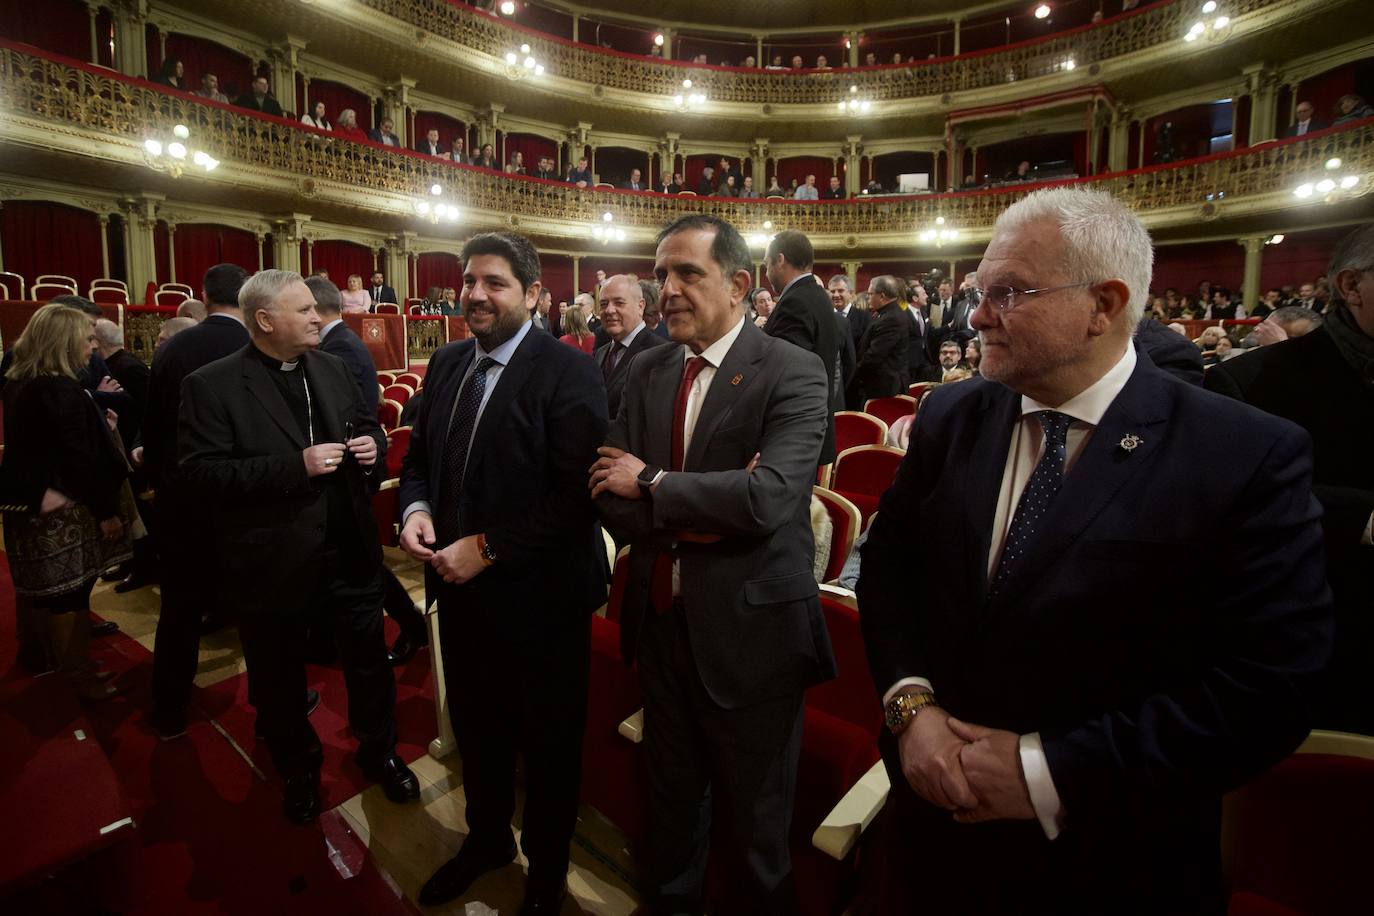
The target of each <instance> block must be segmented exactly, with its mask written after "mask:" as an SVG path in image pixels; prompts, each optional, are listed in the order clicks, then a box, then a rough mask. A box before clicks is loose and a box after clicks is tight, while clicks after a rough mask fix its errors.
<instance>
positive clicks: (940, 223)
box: [935, 216, 945, 226]
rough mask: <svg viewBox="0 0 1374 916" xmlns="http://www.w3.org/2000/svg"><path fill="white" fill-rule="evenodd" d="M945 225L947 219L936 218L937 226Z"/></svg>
mask: <svg viewBox="0 0 1374 916" xmlns="http://www.w3.org/2000/svg"><path fill="white" fill-rule="evenodd" d="M944 224H945V218H944V217H943V216H937V217H935V225H937V226H943V225H944Z"/></svg>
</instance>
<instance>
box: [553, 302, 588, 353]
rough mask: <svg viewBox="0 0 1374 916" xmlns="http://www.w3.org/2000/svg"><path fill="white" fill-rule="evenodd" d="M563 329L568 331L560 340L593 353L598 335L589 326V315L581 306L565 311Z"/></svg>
mask: <svg viewBox="0 0 1374 916" xmlns="http://www.w3.org/2000/svg"><path fill="white" fill-rule="evenodd" d="M578 298H579V299H580V298H581V297H580V296H579V297H578ZM563 329H564V330H565V331H567V332H568V333H567V334H564V335H563V336H562V337H560V338H558V339H559V341H561V342H562V343H565V344H567V345H568V346H570V347H576V348H577V349H579V350H581V351H582V352H583V353H586V354H587V355H588V356H590V355H591V353H592V350H593V349H595V348H596V335H595V334H593V333H592V330H591V328H589V327H587V316H586V313H585V312H584V311H583V310H582V309H581V308H571V309H568V310H567V311H565V312H564V313H563Z"/></svg>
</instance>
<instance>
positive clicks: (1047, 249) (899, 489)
mask: <svg viewBox="0 0 1374 916" xmlns="http://www.w3.org/2000/svg"><path fill="white" fill-rule="evenodd" d="M1151 249H1152V244H1151V241H1150V238H1149V235H1148V233H1147V232H1146V231H1145V228H1144V226H1143V225H1142V224H1141V223H1140V221H1139V219H1138V218H1137V217H1136V216H1135V215H1134V214H1132V213H1131V212H1130V211H1129V210H1128V209H1127V208H1126V207H1125V206H1124V205H1123V204H1121V203H1120V202H1118V201H1116V200H1114V199H1113V198H1112V197H1110V195H1108V194H1106V193H1103V192H1094V191H1088V190H1086V189H1080V188H1073V189H1055V190H1052V191H1047V192H1046V191H1042V192H1040V193H1038V194H1036V195H1032V196H1029V197H1027V198H1025V199H1023V200H1021V201H1018V202H1017V203H1015V204H1013V205H1012V206H1011V207H1010V208H1008V209H1007V210H1005V211H1003V213H1002V215H1001V217H999V219H998V221H997V223H996V225H995V226H994V230H993V237H992V240H991V242H990V243H989V245H988V247H987V250H986V253H985V255H984V258H983V261H982V264H981V265H980V266H979V268H978V274H979V277H980V283H981V284H982V285H983V286H984V288H988V287H992V288H993V289H998V288H999V287H1000V288H1002V289H1004V290H1007V293H1008V294H1009V295H1007V296H1002V295H1001V294H1000V290H999V295H998V300H997V301H996V302H994V301H992V300H993V297H992V296H991V295H989V296H988V297H985V299H984V300H983V302H982V303H981V304H980V306H979V309H978V310H977V312H976V313H975V316H976V318H975V320H976V323H977V326H978V330H979V331H980V333H981V334H982V335H983V343H984V345H985V346H986V348H987V349H986V350H985V352H984V354H983V362H982V375H983V378H982V379H981V380H978V381H973V382H970V384H968V385H962V384H961V385H953V386H950V387H948V388H944V387H942V388H941V389H939V390H937V391H935V392H934V393H933V394H931V395H929V396H928V398H927V400H926V402H925V403H923V405H922V408H921V415H920V420H919V422H917V423H916V425H915V427H914V428H913V431H912V436H911V441H910V442H909V447H908V450H907V457H906V460H905V461H904V462H903V463H902V466H901V468H900V470H899V471H898V474H897V478H896V480H895V482H894V483H893V485H892V487H891V488H890V489H889V490H888V491H887V492H886V493H885V494H884V496H883V498H882V501H881V503H880V507H879V511H878V514H877V516H876V519H875V520H874V523H873V524H872V526H870V529H869V539H868V543H867V544H866V545H865V546H864V550H863V564H862V574H861V575H860V577H859V582H858V585H859V593H858V598H859V604H860V606H861V607H862V608H863V613H862V615H861V623H862V626H863V632H864V640H865V644H866V647H867V651H868V657H869V665H870V669H871V672H872V675H873V682H874V683H875V684H876V685H877V688H878V690H879V691H883V701H884V703H885V704H886V705H887V713H888V724H889V734H886V735H884V736H883V738H882V740H881V748H882V752H883V756H884V762H885V763H886V764H887V767H888V773H889V775H890V777H891V786H892V791H891V795H890V797H889V804H890V806H891V808H890V809H889V812H888V814H889V815H890V816H891V817H892V822H893V824H894V825H895V833H894V837H895V841H894V843H893V845H892V846H890V847H889V848H888V849H887V850H885V855H887V856H889V857H890V861H889V867H894V868H896V867H900V866H899V865H898V864H897V863H906V862H910V861H912V857H913V856H920V857H921V858H922V859H923V860H924V861H925V867H926V868H927V869H928V870H929V869H934V871H933V873H935V874H939V875H940V876H941V880H939V881H935V882H908V883H906V884H905V886H897V882H892V884H893V887H892V891H894V892H895V893H896V894H898V895H900V896H901V897H902V898H903V899H901V900H896V901H894V900H891V899H888V900H880V901H879V903H878V909H879V911H880V912H898V911H901V912H916V911H918V910H919V911H921V912H932V913H936V912H939V913H944V912H956V911H958V910H959V909H961V908H962V907H963V905H964V904H963V903H961V902H960V901H966V900H967V892H968V891H967V889H968V888H969V887H970V886H978V887H979V901H978V908H979V909H980V910H981V911H983V912H999V911H1003V910H1010V911H1015V912H1035V913H1097V912H1118V911H1127V910H1129V911H1132V912H1140V913H1146V912H1148V913H1162V912H1196V913H1201V912H1220V911H1222V910H1223V909H1224V901H1225V889H1224V886H1223V876H1222V873H1221V860H1220V857H1219V856H1218V854H1217V849H1218V838H1219V835H1220V827H1221V825H1220V812H1221V802H1222V796H1223V793H1225V792H1228V791H1230V790H1231V789H1234V788H1236V787H1237V786H1238V785H1239V784H1241V783H1243V782H1244V781H1245V780H1247V779H1249V778H1251V777H1252V775H1253V774H1256V773H1259V772H1262V771H1263V770H1264V769H1266V768H1267V767H1269V766H1271V765H1272V764H1273V763H1275V762H1277V761H1278V760H1280V759H1282V758H1283V757H1284V756H1286V755H1287V754H1289V753H1290V752H1292V751H1293V750H1294V749H1295V748H1296V747H1297V746H1298V744H1299V743H1301V741H1302V740H1303V738H1305V737H1306V735H1307V733H1308V730H1309V728H1310V727H1311V725H1312V723H1311V721H1310V718H1309V713H1308V710H1309V703H1310V701H1311V699H1312V696H1313V694H1314V692H1315V691H1314V688H1315V687H1316V685H1317V683H1318V679H1319V675H1320V672H1321V670H1322V667H1323V665H1324V663H1325V661H1326V659H1327V657H1328V655H1329V652H1330V646H1331V599H1330V593H1329V591H1328V589H1327V587H1326V583H1325V581H1324V574H1323V561H1322V544H1321V524H1320V522H1321V519H1320V511H1319V507H1318V506H1317V505H1316V504H1315V501H1314V500H1312V498H1311V468H1312V451H1311V446H1310V442H1309V440H1308V438H1307V437H1306V436H1305V435H1304V434H1302V433H1301V431H1300V430H1298V429H1297V428H1296V427H1294V426H1293V425H1292V424H1290V423H1287V422H1283V421H1277V420H1274V419H1272V418H1267V417H1263V416H1260V415H1259V414H1258V413H1257V412H1254V411H1246V410H1240V409H1230V410H1228V409H1226V405H1225V404H1224V402H1219V401H1218V399H1217V398H1215V397H1209V396H1208V395H1207V394H1206V393H1204V392H1201V391H1198V390H1196V389H1195V388H1194V386H1191V385H1182V384H1175V383H1174V380H1172V379H1169V378H1167V377H1166V375H1165V374H1164V373H1163V372H1162V371H1161V370H1159V369H1157V368H1156V367H1155V366H1154V365H1152V364H1151V363H1150V362H1149V361H1148V360H1146V359H1141V358H1138V357H1137V354H1136V349H1135V347H1134V346H1133V345H1132V334H1133V333H1134V331H1135V328H1136V326H1137V323H1138V321H1139V318H1140V312H1141V306H1142V305H1143V298H1144V295H1145V293H1146V290H1147V288H1148V284H1149V279H1150V266H1151V260H1152V250H1151ZM1028 288H1029V289H1046V290H1056V292H1047V293H1042V294H1039V295H1036V296H1025V295H1018V294H1016V293H1015V292H1014V290H1015V289H1028ZM994 344H997V346H994ZM1228 365H1231V364H1228ZM1213 371H1217V370H1213ZM1309 394H1310V390H1309ZM1085 415H1086V417H1085ZM1146 418H1148V419H1146ZM1085 427H1086V428H1085ZM1042 453H1043V454H1042ZM1018 494H1020V495H1018ZM1018 503H1019V505H1018ZM1144 504H1149V505H1150V506H1151V511H1150V512H1148V513H1142V512H1141V511H1139V507H1140V506H1141V505H1144ZM1222 517H1225V518H1228V519H1233V520H1234V523H1233V524H1227V525H1225V526H1219V525H1217V524H1216V520H1217V519H1218V518H1222ZM935 528H939V529H940V530H941V535H940V537H938V538H934V539H932V538H931V536H930V532H931V531H932V530H935ZM1197 530H1207V531H1208V532H1209V538H1212V540H1209V548H1208V549H1209V552H1211V554H1212V556H1213V557H1215V558H1224V559H1225V560H1226V562H1227V563H1228V564H1230V565H1228V566H1227V567H1226V568H1228V569H1230V570H1231V575H1230V576H1228V587H1227V588H1225V589H1220V590H1199V589H1198V586H1197V577H1196V575H1195V574H1194V573H1193V571H1191V570H1186V569H1183V568H1181V567H1179V566H1178V565H1177V564H1168V563H1153V562H1151V561H1149V560H1143V559H1142V556H1143V554H1144V553H1147V552H1150V551H1158V554H1157V555H1158V556H1164V555H1167V552H1168V551H1170V550H1178V549H1183V548H1184V546H1185V545H1186V544H1187V543H1188V538H1190V537H1191V535H1190V534H1187V533H1185V532H1191V531H1197ZM1213 536H1214V537H1213ZM970 545H978V546H977V547H976V548H974V549H972V550H971V549H970ZM917 581H919V582H925V583H930V584H931V585H930V587H928V588H926V589H925V594H924V595H923V598H922V600H921V601H920V602H917V603H916V604H913V602H912V601H911V599H910V594H909V590H910V587H911V583H913V582H917ZM1127 583H1129V585H1127ZM1105 606H1110V607H1112V609H1113V611H1112V613H1111V614H1110V615H1106V616H1103V615H1102V614H1101V613H1100V612H1101V609H1102V608H1103V607H1105ZM1160 607H1169V608H1171V609H1172V612H1171V613H1170V614H1169V615H1167V618H1165V617H1161V616H1160V615H1158V613H1157V609H1158V608H1160ZM970 608H978V609H980V610H979V612H978V613H977V614H975V615H974V616H973V619H971V618H970ZM1142 617H1143V618H1147V619H1149V620H1150V621H1151V626H1149V627H1141V626H1140V625H1139V622H1140V620H1141V619H1142ZM1085 621H1091V624H1086V625H1085ZM1027 640H1034V644H1035V645H1037V646H1039V647H1042V648H1043V649H1044V651H1041V652H1037V653H1033V654H1028V653H1024V652H1023V651H1022V650H1021V647H1023V646H1025V645H1027ZM994 681H995V682H996V683H998V684H1008V683H1015V684H1027V685H1031V684H1033V685H1034V686H1033V687H1028V689H1027V690H1025V691H1020V690H1004V689H1000V688H999V687H994V686H992V685H993V683H994ZM918 694H919V696H917V695H918ZM973 723H978V724H973ZM983 723H992V725H991V727H988V726H985V725H984V724H983ZM1181 723H1184V724H1182V725H1180V724H1181ZM1318 724H1320V723H1318ZM951 814H952V815H953V816H951ZM1141 862H1151V863H1152V865H1151V877H1150V880H1149V881H1147V882H1142V881H1141V880H1140V870H1139V868H1140V863H1141ZM990 863H996V865H995V868H994V870H995V871H996V872H997V873H998V874H999V878H998V880H996V881H989V880H988V877H989V867H990ZM880 867H881V866H880ZM897 907H901V909H900V910H898V909H897Z"/></svg>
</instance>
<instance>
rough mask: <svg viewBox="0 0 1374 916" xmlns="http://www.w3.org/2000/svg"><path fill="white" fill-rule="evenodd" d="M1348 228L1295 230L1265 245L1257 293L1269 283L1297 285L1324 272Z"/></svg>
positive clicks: (1263, 289)
mask: <svg viewBox="0 0 1374 916" xmlns="http://www.w3.org/2000/svg"><path fill="white" fill-rule="evenodd" d="M1350 231H1351V230H1350V227H1349V226H1340V227H1337V228H1334V229H1314V230H1312V231H1309V232H1297V233H1293V234H1291V235H1289V236H1288V237H1287V238H1286V239H1284V240H1283V242H1282V243H1281V244H1279V245H1268V246H1266V247H1265V249H1264V260H1263V261H1262V262H1261V267H1260V294H1261V295H1263V294H1264V291H1265V290H1266V289H1268V288H1270V287H1271V286H1277V287H1283V286H1287V285H1289V284H1292V285H1293V286H1298V285H1300V284H1303V283H1310V282H1312V281H1313V280H1315V279H1316V278H1317V277H1319V276H1324V275H1325V274H1326V266H1327V264H1328V263H1329V262H1330V260H1331V254H1332V252H1333V251H1335V249H1336V245H1337V243H1338V242H1340V240H1341V239H1342V238H1344V237H1345V236H1346V234H1348V233H1349V232H1350ZM1237 247H1239V246H1237Z"/></svg>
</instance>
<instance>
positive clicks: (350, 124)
mask: <svg viewBox="0 0 1374 916" xmlns="http://www.w3.org/2000/svg"><path fill="white" fill-rule="evenodd" d="M334 133H336V134H338V135H339V136H341V137H343V138H344V139H346V140H366V139H367V134H366V133H364V132H363V129H362V128H361V127H359V126H358V113H357V112H355V111H354V110H353V109H352V108H345V109H344V110H343V111H341V112H339V126H338V127H336V128H334Z"/></svg>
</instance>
